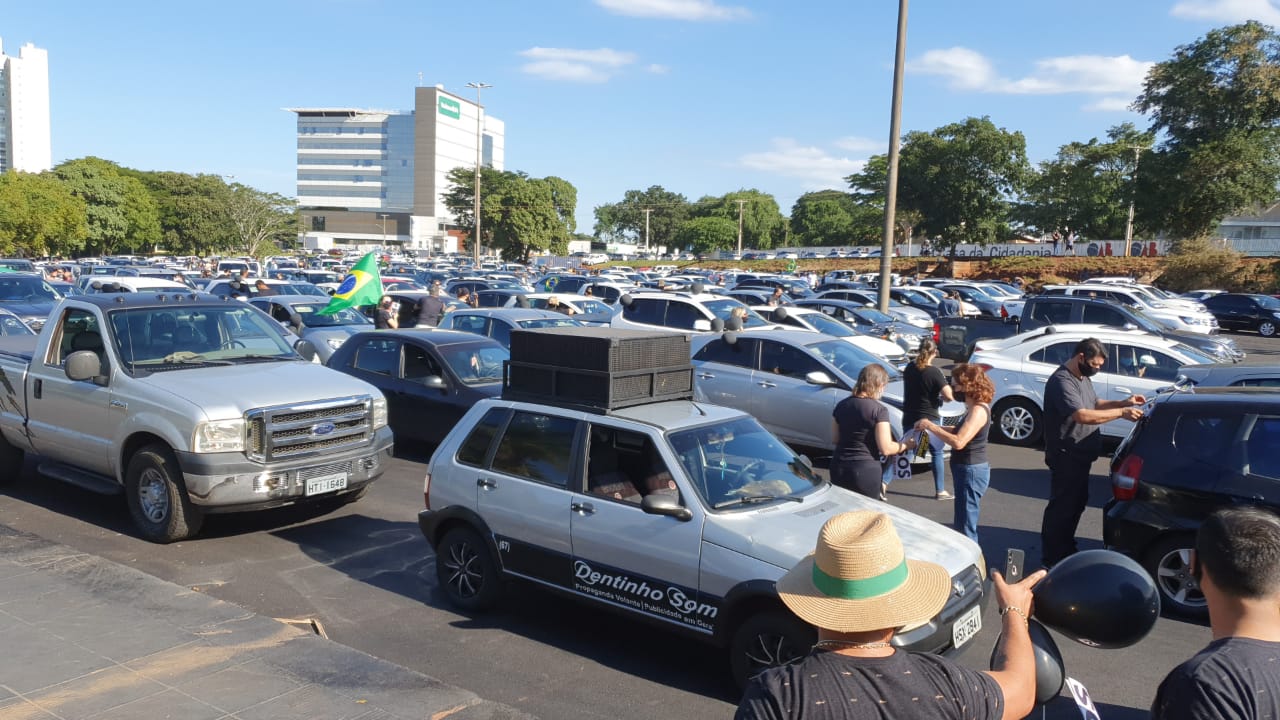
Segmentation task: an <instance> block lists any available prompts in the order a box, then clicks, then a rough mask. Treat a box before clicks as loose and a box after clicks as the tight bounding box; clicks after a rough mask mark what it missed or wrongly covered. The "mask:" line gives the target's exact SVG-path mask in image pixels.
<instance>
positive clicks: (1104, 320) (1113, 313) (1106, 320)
mask: <svg viewBox="0 0 1280 720" xmlns="http://www.w3.org/2000/svg"><path fill="white" fill-rule="evenodd" d="M1083 321H1084V322H1086V323H1096V324H1098V325H1110V326H1112V327H1124V324H1125V323H1126V322H1128V319H1126V318H1125V316H1124V315H1123V314H1122V313H1121V312H1120V311H1119V310H1116V309H1115V308H1109V307H1106V306H1104V305H1094V304H1093V303H1088V304H1086V305H1085V306H1084V317H1083Z"/></svg>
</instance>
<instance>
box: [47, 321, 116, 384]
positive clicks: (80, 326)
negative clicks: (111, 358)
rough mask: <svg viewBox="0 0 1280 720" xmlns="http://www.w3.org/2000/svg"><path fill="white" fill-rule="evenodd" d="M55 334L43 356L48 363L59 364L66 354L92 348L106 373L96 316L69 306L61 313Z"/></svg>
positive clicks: (104, 355) (101, 340)
mask: <svg viewBox="0 0 1280 720" xmlns="http://www.w3.org/2000/svg"><path fill="white" fill-rule="evenodd" d="M56 332H57V335H55V336H54V338H53V340H51V341H50V342H49V352H48V355H47V356H46V358H45V363H46V364H48V365H61V364H62V363H63V362H65V361H66V359H67V356H68V355H70V354H71V353H73V352H76V351H79V350H92V351H94V352H95V353H97V354H98V360H99V361H100V362H102V363H103V364H104V370H103V374H105V373H106V370H105V363H106V354H105V353H104V352H103V340H104V339H103V337H102V328H100V327H98V318H97V316H96V315H94V314H93V313H91V312H89V311H88V310H80V309H78V308H69V309H67V310H66V311H65V312H63V313H62V322H60V323H59V325H58V329H57V331H56Z"/></svg>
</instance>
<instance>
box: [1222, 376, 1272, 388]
mask: <svg viewBox="0 0 1280 720" xmlns="http://www.w3.org/2000/svg"><path fill="white" fill-rule="evenodd" d="M1231 385H1232V386H1233V387H1280V378H1246V379H1244V380H1237V381H1235V382H1233V383H1231Z"/></svg>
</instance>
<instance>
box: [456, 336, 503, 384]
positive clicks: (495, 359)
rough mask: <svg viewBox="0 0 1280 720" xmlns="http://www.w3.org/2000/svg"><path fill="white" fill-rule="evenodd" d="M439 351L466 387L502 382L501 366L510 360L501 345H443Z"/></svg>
mask: <svg viewBox="0 0 1280 720" xmlns="http://www.w3.org/2000/svg"><path fill="white" fill-rule="evenodd" d="M439 350H440V354H441V356H443V357H444V362H445V364H446V365H448V366H449V369H450V370H453V374H454V375H457V376H458V379H459V380H461V381H462V382H463V384H466V385H491V384H493V383H496V382H502V366H503V364H504V363H506V362H507V361H508V360H510V359H511V353H509V352H507V349H506V348H504V347H502V346H501V345H488V344H486V345H477V344H465V345H445V346H442V347H440V348H439Z"/></svg>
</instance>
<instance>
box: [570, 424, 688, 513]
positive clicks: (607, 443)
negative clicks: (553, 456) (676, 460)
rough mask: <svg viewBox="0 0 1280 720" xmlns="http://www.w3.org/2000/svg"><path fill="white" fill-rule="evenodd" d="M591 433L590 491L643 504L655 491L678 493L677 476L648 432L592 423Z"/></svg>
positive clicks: (606, 496)
mask: <svg viewBox="0 0 1280 720" xmlns="http://www.w3.org/2000/svg"><path fill="white" fill-rule="evenodd" d="M588 437H589V438H590V441H589V442H590V446H589V448H588V451H587V484H586V492H587V493H588V494H591V495H598V496H600V497H604V498H609V499H611V500H619V501H622V502H626V503H632V504H639V503H640V499H641V498H642V497H644V496H645V495H650V494H652V493H655V492H667V493H672V494H676V493H678V491H677V490H676V483H675V478H673V477H672V475H671V472H670V470H669V469H668V468H667V464H666V463H665V462H664V461H663V459H662V455H661V454H659V453H658V449H657V447H656V446H655V445H654V444H653V441H652V440H650V438H649V437H648V436H647V435H644V434H642V433H637V432H633V431H630V430H623V429H620V428H612V427H609V426H607V425H592V427H591V432H590V433H589V435H588Z"/></svg>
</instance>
